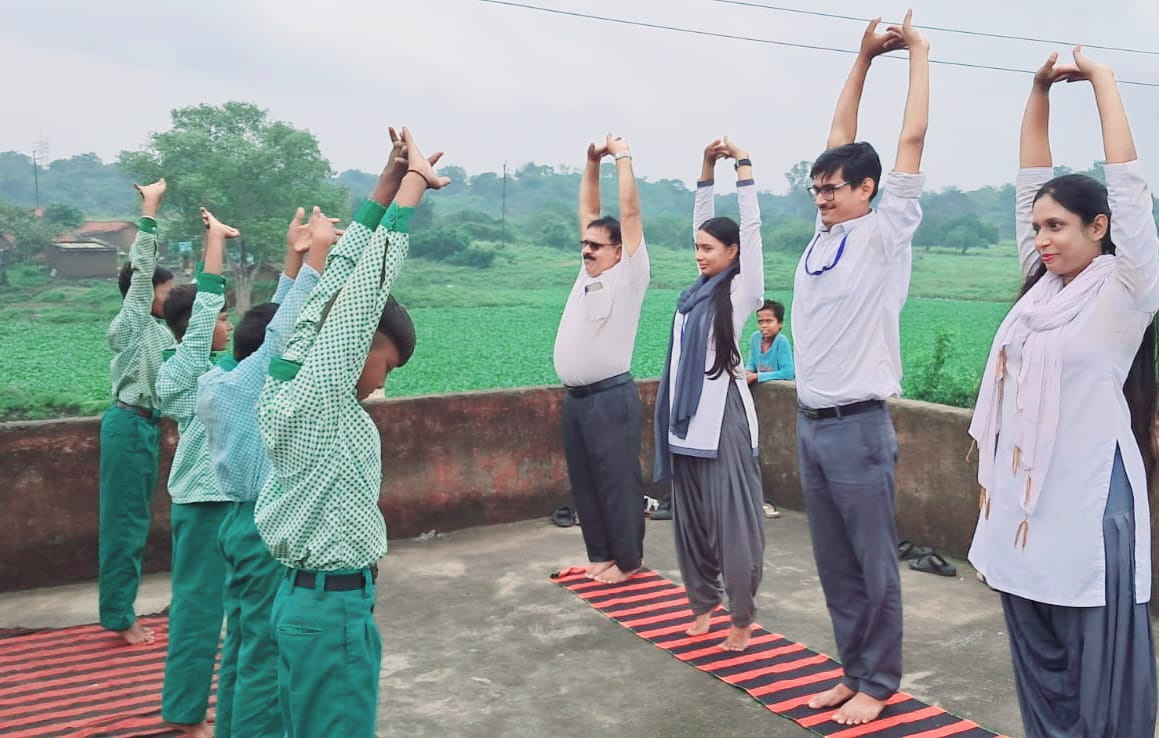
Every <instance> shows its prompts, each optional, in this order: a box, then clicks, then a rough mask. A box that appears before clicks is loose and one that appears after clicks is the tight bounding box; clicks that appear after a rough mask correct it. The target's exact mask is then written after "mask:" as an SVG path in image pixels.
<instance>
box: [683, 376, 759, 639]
mask: <svg viewBox="0 0 1159 738" xmlns="http://www.w3.org/2000/svg"><path fill="white" fill-rule="evenodd" d="M763 504H764V497H763V493H762V487H761V468H760V464H759V463H758V461H757V458H756V456H754V455H753V446H752V440H751V436H750V435H749V425H748V418H747V416H746V415H745V408H744V403H743V402H742V400H741V396H740V391H739V390H737V388H736V385H735V384H730V385H729V388H728V396H727V398H726V399H725V405H724V419H723V420H722V421H721V428H720V444H719V446H718V447H717V457H716V458H715V459H708V458H700V457H696V456H685V455H683V454H677V453H674V454H672V522H673V525H674V526H675V534H676V559H677V561H678V562H679V564H680V576H681V577H682V578H683V579H684V587H685V589H686V590H687V592H688V601H689V604H690V605H691V607H692V612H693V613H694V614H695V615H702V614H704V613H706V612H709V611H711V610H712V609H713V608H714V607H716V606H717V605H718V604H720V600H721V595H722V594H723V593H727V594H728V607H729V612H730V613H731V614H732V625H733V626H735V627H738V628H743V627H746V626H749V625H751V624H752V622H753V619H754V617H755V615H756V594H757V590H758V589H759V588H760V585H761V576H762V575H763V574H764V555H765V527H764V510H763ZM722 576H723V579H724V584H723V587H722V586H721V578H722Z"/></svg>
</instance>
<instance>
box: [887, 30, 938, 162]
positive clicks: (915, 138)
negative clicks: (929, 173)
mask: <svg viewBox="0 0 1159 738" xmlns="http://www.w3.org/2000/svg"><path fill="white" fill-rule="evenodd" d="M913 14H914V12H913V11H912V10H908V11H906V14H905V22H903V23H902V25H900V26H890V29H889V33H892V34H896V35H897V36H898V37H900V38H901V40H902V43H904V44H905V47H906V48H907V49H909V94H908V95H907V96H906V101H905V115H904V117H903V118H902V122H901V135H900V136H899V137H898V140H897V161H896V163H895V164H894V166H893V170H894V171H895V172H903V173H907V174H917V173H918V172H920V171H921V166H922V150H923V149H924V148H925V145H926V129H927V128H928V127H929V122H930V42H929V40H927V39H926V38H925V37H924V36H922V35H921V34H920V33H918V30H917V29H916V28H914V26H913V23H912V21H913Z"/></svg>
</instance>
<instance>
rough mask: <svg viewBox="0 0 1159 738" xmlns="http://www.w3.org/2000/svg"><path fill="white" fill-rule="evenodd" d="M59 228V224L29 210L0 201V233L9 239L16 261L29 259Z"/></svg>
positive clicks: (40, 249)
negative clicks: (37, 215) (39, 216)
mask: <svg viewBox="0 0 1159 738" xmlns="http://www.w3.org/2000/svg"><path fill="white" fill-rule="evenodd" d="M59 230H60V228H59V226H56V225H54V224H52V223H49V222H47V221H46V220H45V219H44V218H38V217H36V216H35V215H33V213H32V211H31V210H28V209H26V208H22V207H19V206H17V205H13V204H12V203H8V202H3V201H0V235H3V236H5V237H6V238H9V239H11V241H12V244H13V246H14V247H15V250H16V253H15V260H16V261H21V262H27V261H31V260H32V258H33V257H34V256H36V255H37V254H39V253H40V252H41V251H43V250H44V248H45V247H46V246H48V245H49V244H50V243H52V237H53V236H54V235H56V233H57V231H59Z"/></svg>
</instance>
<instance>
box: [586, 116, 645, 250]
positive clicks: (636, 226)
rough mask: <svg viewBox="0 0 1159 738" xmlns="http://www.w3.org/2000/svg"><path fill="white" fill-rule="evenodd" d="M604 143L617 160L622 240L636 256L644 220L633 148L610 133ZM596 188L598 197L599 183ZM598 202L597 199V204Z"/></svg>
mask: <svg viewBox="0 0 1159 738" xmlns="http://www.w3.org/2000/svg"><path fill="white" fill-rule="evenodd" d="M604 145H605V146H606V147H607V149H608V153H610V154H611V155H612V156H613V157H614V158H615V160H616V182H617V185H618V188H619V195H620V240H621V242H622V243H623V244H624V248H625V249H627V251H628V256H635V254H636V250H637V249H639V248H640V244H641V243H642V242H643V240H644V221H643V219H642V218H641V217H640V193H639V192H638V191H637V188H636V175H635V174H634V173H633V172H632V149H631V147H630V146H628V142H627V141H625V140H624V139H622V138H620V137H619V136H612V134H610V133H609V134H608V138H607V141H606V142H605V144H604ZM596 188H597V194H596V196H597V198H598V197H599V185H597V186H596ZM598 202H599V201H598V199H597V204H598ZM589 222H590V221H589Z"/></svg>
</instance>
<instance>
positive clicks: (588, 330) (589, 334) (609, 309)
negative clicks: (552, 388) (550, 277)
mask: <svg viewBox="0 0 1159 738" xmlns="http://www.w3.org/2000/svg"><path fill="white" fill-rule="evenodd" d="M650 279H651V272H650V264H649V261H648V247H647V246H646V245H645V244H644V239H643V237H641V238H640V247H639V248H638V249H636V253H635V254H629V253H628V249H627V248H625V247H622V251H621V255H620V260H619V261H618V262H617V263H616V264H614V265H613V266H611V267H610V268H608V269H605V270H604V271H603V272H601V273H600V275H599V276H597V277H592V276H589V275H588V272H587V270H586V269H584V267H583V262H580V271H579V276H578V277H576V280H575V284H574V285H572V288H571V292H570V293H569V294H568V297H567V304H566V305H565V306H564V308H563V317H562V318H560V321H559V331H558V332H557V333H556V334H555V350H554V352H553V360H554V363H555V373H556V374H557V375H558V376H559V379H560V381H561V382H563V383H564V384H565V385H567V386H569V387H579V386H582V385H586V384H594V383H596V382H599V381H601V380H604V379H608V378H610V377H614V376H616V375H617V374H623V373H624V372H626V371H628V370H630V369H631V368H632V352H633V350H634V349H635V346H636V329H637V328H638V327H639V325H640V308H641V307H642V306H643V305H644V293H645V292H647V290H648V281H649V280H650Z"/></svg>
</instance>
